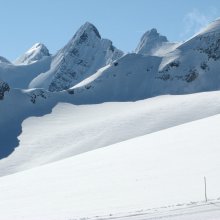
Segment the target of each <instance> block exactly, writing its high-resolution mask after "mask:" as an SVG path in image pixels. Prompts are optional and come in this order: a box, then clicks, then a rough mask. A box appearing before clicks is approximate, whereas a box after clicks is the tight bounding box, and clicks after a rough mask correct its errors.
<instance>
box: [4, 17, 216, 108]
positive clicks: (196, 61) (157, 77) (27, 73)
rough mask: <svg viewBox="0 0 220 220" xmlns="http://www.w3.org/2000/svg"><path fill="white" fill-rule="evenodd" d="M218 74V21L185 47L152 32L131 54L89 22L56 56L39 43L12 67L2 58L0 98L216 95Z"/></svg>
mask: <svg viewBox="0 0 220 220" xmlns="http://www.w3.org/2000/svg"><path fill="white" fill-rule="evenodd" d="M219 69H220V20H215V21H214V22H212V23H211V24H209V25H208V26H207V27H206V28H205V29H204V30H202V31H201V32H199V33H198V34H196V35H195V36H193V37H192V38H191V39H189V40H188V41H186V42H182V43H173V42H169V41H168V40H167V38H166V37H165V36H162V35H160V34H159V33H158V32H157V30H156V29H151V30H150V31H147V32H146V33H145V34H144V35H143V36H142V38H141V40H140V43H139V44H138V46H137V48H136V49H135V52H133V53H127V54H125V53H123V52H122V51H121V50H119V49H117V48H116V47H115V46H114V45H113V43H112V42H111V41H110V40H107V39H103V38H102V37H101V35H100V33H99V31H98V30H97V28H96V27H95V26H94V25H93V24H91V23H89V22H86V23H85V24H84V25H83V26H81V27H80V28H79V30H78V31H77V32H76V34H75V35H74V36H73V37H72V39H71V40H70V41H69V42H68V43H67V44H66V45H65V46H64V47H63V48H61V49H60V50H59V51H58V52H57V53H56V54H54V55H51V54H50V53H49V50H48V49H47V48H46V46H45V45H43V44H41V43H38V44H35V45H34V46H33V47H32V48H31V49H29V50H28V51H27V52H26V53H25V54H24V55H22V56H20V57H19V58H18V59H17V60H16V61H15V62H14V63H11V62H9V61H8V60H7V59H5V58H4V57H0V78H1V94H2V95H1V99H3V97H4V95H3V94H4V93H5V92H7V91H9V89H6V87H5V85H8V87H7V88H9V87H10V88H11V90H12V89H22V90H23V91H24V89H25V91H26V92H24V94H25V95H27V94H29V93H31V94H33V93H34V92H35V90H36V91H39V89H40V90H41V91H43V92H44V93H45V94H50V95H48V97H61V96H62V97H63V96H66V97H68V98H66V99H68V100H69V99H70V100H71V102H73V103H76V104H83V103H99V102H106V101H135V100H139V99H145V98H149V97H153V96H157V95H163V94H187V93H195V92H202V91H212V90H219V89H220V74H219ZM11 90H10V91H11ZM3 91H4V92H3ZM9 96H10V95H9ZM36 99H38V97H37V98H36ZM35 103H36V102H35Z"/></svg>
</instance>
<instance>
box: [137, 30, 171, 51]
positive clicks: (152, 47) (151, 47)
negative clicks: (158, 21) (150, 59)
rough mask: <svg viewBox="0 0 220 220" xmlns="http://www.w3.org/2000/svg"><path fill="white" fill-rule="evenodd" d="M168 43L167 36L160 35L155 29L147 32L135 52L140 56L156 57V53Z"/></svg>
mask: <svg viewBox="0 0 220 220" xmlns="http://www.w3.org/2000/svg"><path fill="white" fill-rule="evenodd" d="M165 42H168V40H167V38H166V37H165V36H162V35H160V34H159V33H158V32H157V30H156V29H155V28H153V29H151V30H150V31H147V32H146V33H145V34H144V35H143V36H142V38H141V41H140V43H139V44H138V46H137V48H136V50H135V52H136V53H138V54H145V55H154V53H155V52H156V51H157V50H158V49H159V48H160V47H161V46H162V45H163V44H164V43H165Z"/></svg>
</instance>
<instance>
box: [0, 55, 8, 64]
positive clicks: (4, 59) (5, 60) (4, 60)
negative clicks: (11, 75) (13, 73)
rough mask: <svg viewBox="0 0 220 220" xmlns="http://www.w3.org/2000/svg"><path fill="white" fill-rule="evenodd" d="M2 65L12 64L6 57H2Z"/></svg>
mask: <svg viewBox="0 0 220 220" xmlns="http://www.w3.org/2000/svg"><path fill="white" fill-rule="evenodd" d="M0 63H7V64H9V63H11V62H10V61H9V60H7V59H6V58H5V57H2V56H0Z"/></svg>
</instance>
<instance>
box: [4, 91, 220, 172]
mask: <svg viewBox="0 0 220 220" xmlns="http://www.w3.org/2000/svg"><path fill="white" fill-rule="evenodd" d="M30 92H31V91H30ZM38 92H39V93H36V92H34V91H33V94H35V96H38V97H37V98H36V102H35V103H32V102H31V101H30V97H32V98H33V97H34V95H33V94H31V93H28V94H22V93H21V94H19V93H18V92H17V91H12V92H11V93H8V94H6V98H5V99H4V100H3V101H4V102H5V103H4V105H2V106H1V102H0V114H4V117H3V118H0V124H1V125H2V127H3V128H4V129H2V130H0V139H1V140H2V141H1V143H2V149H1V151H2V150H6V149H7V148H8V151H9V150H10V151H9V153H11V154H10V155H9V156H8V157H7V158H4V159H2V160H0V175H1V176H2V175H7V174H10V173H14V172H18V171H21V170H25V169H29V168H31V167H36V166H39V165H42V164H45V163H49V162H52V161H56V160H60V159H63V158H66V157H70V156H73V155H76V154H80V153H83V152H86V151H90V150H94V149H97V148H100V147H105V146H108V145H110V144H114V143H117V142H120V141H124V140H127V139H130V138H134V137H137V136H141V135H145V134H148V133H152V132H156V131H159V130H161V129H166V128H169V127H172V126H176V125H180V124H183V123H186V122H190V121H193V120H198V119H201V118H204V117H209V116H212V115H215V114H218V113H220V92H209V93H200V94H199V93H198V94H192V95H182V96H161V97H155V98H151V99H147V100H143V101H138V102H127V103H126V102H125V103H103V104H98V105H79V106H77V105H72V104H71V100H67V99H66V97H67V96H66V95H67V94H64V96H63V97H60V99H58V100H54V98H56V99H57V95H56V94H54V93H52V94H54V97H53V96H51V95H50V94H49V95H48V94H47V93H41V90H39V91H38ZM69 97H70V98H71V95H69ZM15 100H16V101H15ZM12 105H16V109H14V108H10V106H12ZM54 106H55V107H54ZM6 109H7V111H6ZM51 111H52V113H51V114H49V113H50V112H51ZM2 112H3V113H2ZM36 115H37V116H38V117H31V116H36ZM39 116H41V117H39ZM25 119H26V120H25ZM11 121H13V123H11ZM21 123H22V124H21ZM9 125H10V126H9ZM21 132H22V133H21ZM7 134H10V136H9V139H7ZM18 135H19V136H18ZM17 136H18V137H17ZM30 137H31V138H30ZM17 138H18V139H17ZM4 140H5V141H4ZM16 141H17V142H16ZM14 142H16V148H15V149H12V146H13V144H15V143H14ZM8 144H11V145H8ZM13 150H14V152H12V151H13ZM3 152H4V151H3ZM3 152H2V153H3ZM6 153H7V152H6ZM6 153H5V154H6ZM9 153H8V154H9ZM5 154H4V155H5Z"/></svg>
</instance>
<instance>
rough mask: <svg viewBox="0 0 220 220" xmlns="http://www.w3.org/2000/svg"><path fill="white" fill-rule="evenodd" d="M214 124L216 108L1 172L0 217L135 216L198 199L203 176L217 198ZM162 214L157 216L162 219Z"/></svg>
mask: <svg viewBox="0 0 220 220" xmlns="http://www.w3.org/2000/svg"><path fill="white" fill-rule="evenodd" d="M203 110H204V109H203ZM219 126H220V116H219V115H215V116H212V117H209V118H206V119H201V120H198V121H194V122H190V123H186V124H183V125H179V126H177V127H172V128H169V129H165V130H162V131H158V132H155V133H152V134H148V135H144V136H142V137H138V138H134V139H131V140H128V141H125V142H121V143H117V144H115V145H111V146H108V147H106V148H101V149H98V150H94V151H91V152H87V153H84V154H81V155H78V156H74V157H72V158H68V159H65V160H62V161H60V162H55V163H51V164H48V165H44V166H41V167H38V168H34V169H31V170H28V171H24V172H19V173H16V174H13V175H9V176H5V177H2V178H0V188H1V193H0V213H1V218H3V219H4V220H11V219H16V220H39V219H41V220H48V219H50V220H66V219H77V218H82V217H93V218H96V219H99V218H98V216H106V215H109V216H111V215H112V214H113V216H114V214H116V215H117V213H119V214H120V213H128V215H129V213H130V215H131V217H130V219H136V218H137V216H136V218H135V213H136V214H137V212H138V210H139V212H144V210H145V211H146V210H147V209H152V208H155V207H164V208H165V207H167V206H170V205H172V204H179V206H180V207H179V208H181V204H182V205H183V204H185V203H189V202H191V201H203V200H204V183H203V177H204V176H206V178H207V187H208V188H207V192H208V198H209V199H217V198H218V197H219V196H220V189H219V185H220V178H219V177H220V171H219V170H220V160H219V156H220V149H219V142H220V136H219ZM217 205H218V204H217ZM210 206H212V207H210ZM177 207H178V206H177ZM168 208H169V207H168ZM209 208H212V209H210V210H209V212H208V214H207V208H204V207H203V208H201V209H199V207H198V208H197V217H195V215H196V214H195V213H194V214H193V215H194V217H195V218H193V215H191V216H190V215H189V214H187V213H185V214H184V210H183V211H180V212H178V213H179V214H180V216H178V215H177V216H176V218H171V219H200V220H201V219H218V217H219V208H217V211H218V212H216V207H214V208H213V205H211V204H209ZM159 210H160V209H159ZM154 211H155V209H154ZM149 212H150V210H149ZM132 213H133V215H132ZM181 213H182V214H183V216H182V217H181ZM145 214H146V213H145ZM170 214H172V212H171V213H170V212H169V213H168V216H167V213H165V214H164V215H163V213H162V217H163V216H165V217H164V219H170V217H169V215H170ZM184 215H185V216H184ZM95 216H96V217H95ZM132 216H133V217H132ZM147 216H148V217H149V218H147ZM174 217H175V216H174ZM203 217H204V218H203ZM211 217H213V218H211ZM109 218H110V219H111V217H109ZM145 218H146V219H157V218H154V217H152V216H149V215H147V214H146V216H145ZM145 218H144V219H145ZM160 218H161V216H159V217H158V219H160ZM122 219H127V218H126V216H125V217H124V218H122ZM137 219H142V218H141V216H139V218H137Z"/></svg>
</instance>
